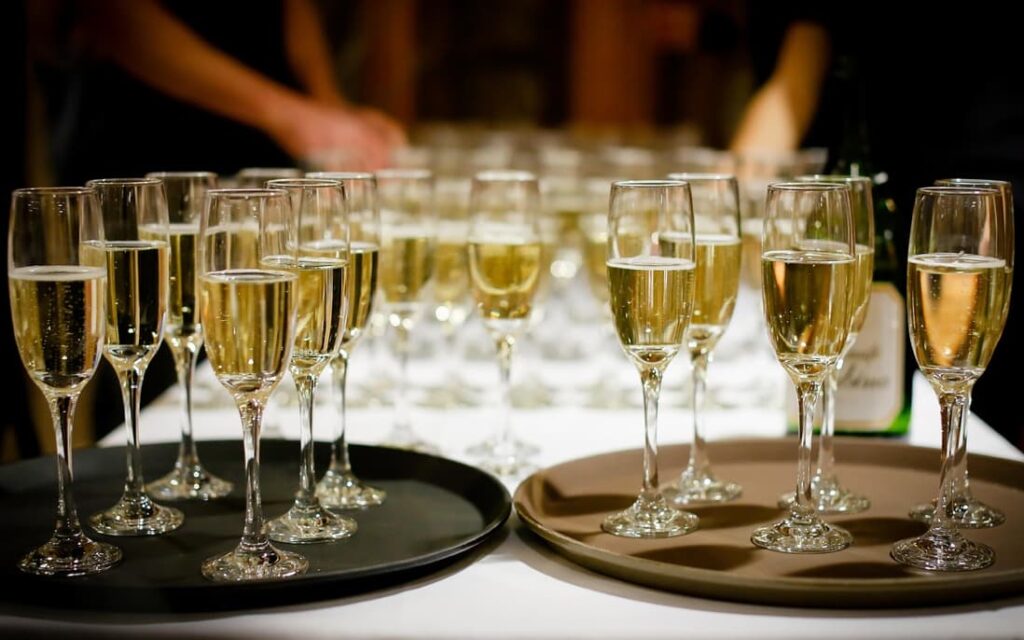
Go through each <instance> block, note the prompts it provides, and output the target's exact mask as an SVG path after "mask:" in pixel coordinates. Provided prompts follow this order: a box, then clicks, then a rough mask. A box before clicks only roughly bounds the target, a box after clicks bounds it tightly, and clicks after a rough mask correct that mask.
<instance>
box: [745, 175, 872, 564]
mask: <svg viewBox="0 0 1024 640" xmlns="http://www.w3.org/2000/svg"><path fill="white" fill-rule="evenodd" d="M855 239H856V235H855V232H854V225H853V216H852V215H851V211H850V187H849V186H847V185H845V184H827V183H817V182H781V183H774V184H771V185H769V186H768V197H767V202H766V206H765V219H764V232H763V235H762V246H763V248H762V253H761V269H762V276H761V282H762V295H763V303H764V314H765V321H766V323H767V325H768V333H769V338H770V341H771V344H772V349H773V350H774V351H775V357H776V358H777V359H778V361H779V364H781V365H782V368H783V369H785V371H786V373H787V374H789V377H790V378H791V379H792V380H793V384H794V385H795V386H796V392H797V401H798V403H799V415H800V423H799V446H798V450H797V481H796V500H795V501H794V502H793V503H792V504H791V505H790V507H789V513H788V514H787V515H786V516H785V517H784V518H783V519H782V520H779V521H778V522H774V523H772V524H770V525H768V526H765V527H761V528H759V529H757V530H756V531H754V533H753V535H752V536H751V541H752V542H753V543H754V544H755V545H757V546H759V547H763V548H765V549H770V550H772V551H780V552H783V553H825V552H832V551H840V550H842V549H845V548H846V547H848V546H849V545H850V543H851V542H852V541H853V537H852V536H851V535H850V533H849V532H848V531H846V530H845V529H842V528H840V527H837V526H834V525H830V524H827V523H826V522H825V521H823V520H822V519H821V517H820V516H819V515H818V513H817V501H816V500H815V499H814V494H813V491H812V489H811V437H812V434H813V426H814V425H813V421H814V408H815V406H816V405H817V403H818V400H819V399H820V398H821V389H822V385H824V384H825V381H826V380H827V379H828V376H829V375H831V372H832V370H833V369H834V368H835V366H836V362H837V361H838V360H839V357H840V355H841V354H842V351H843V347H844V346H845V344H846V339H847V335H848V334H849V332H850V324H851V317H852V315H853V307H854V303H853V298H854V296H853V290H854V285H855V283H856V258H855V256H856V244H855Z"/></svg>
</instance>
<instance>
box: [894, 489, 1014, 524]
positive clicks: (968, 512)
mask: <svg viewBox="0 0 1024 640" xmlns="http://www.w3.org/2000/svg"><path fill="white" fill-rule="evenodd" d="M934 514H935V501H934V500H932V501H931V502H929V503H925V504H919V505H917V506H916V507H914V508H913V509H911V510H910V517H911V519H913V520H917V521H918V522H931V521H932V515H934ZM950 519H951V520H952V521H953V522H954V523H955V524H956V526H957V528H962V529H989V528H992V527H998V526H999V525H1001V524H1003V523H1004V522H1006V515H1005V514H1003V512H1002V511H1000V510H999V509H996V508H995V507H990V506H988V505H987V504H985V503H984V502H982V501H981V500H978V499H977V498H975V497H974V496H972V495H970V494H968V495H967V496H957V497H956V498H954V499H953V509H952V512H951V513H950Z"/></svg>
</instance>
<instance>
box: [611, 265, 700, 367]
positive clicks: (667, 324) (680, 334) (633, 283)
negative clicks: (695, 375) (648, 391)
mask: <svg viewBox="0 0 1024 640" xmlns="http://www.w3.org/2000/svg"><path fill="white" fill-rule="evenodd" d="M607 264H608V289H609V291H610V294H611V309H612V316H613V318H614V320H615V329H616V331H617V332H618V334H619V342H620V343H621V344H622V348H623V349H624V350H625V352H626V354H627V355H629V356H630V357H631V358H633V359H634V360H635V361H636V362H637V363H638V364H641V365H661V364H668V361H669V360H670V359H671V358H672V357H673V356H675V354H676V353H677V352H678V351H679V347H680V346H681V345H682V343H683V338H684V337H685V335H686V328H687V327H688V326H689V324H690V316H691V314H692V312H693V277H694V272H695V271H696V269H695V267H696V265H694V263H693V262H692V261H690V260H683V259H680V258H667V257H661V256H640V257H634V258H614V259H612V260H608V263H607Z"/></svg>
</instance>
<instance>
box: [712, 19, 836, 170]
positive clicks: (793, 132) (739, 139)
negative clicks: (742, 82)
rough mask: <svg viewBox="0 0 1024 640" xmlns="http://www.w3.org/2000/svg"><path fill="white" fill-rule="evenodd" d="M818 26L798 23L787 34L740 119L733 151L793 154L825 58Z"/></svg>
mask: <svg viewBox="0 0 1024 640" xmlns="http://www.w3.org/2000/svg"><path fill="white" fill-rule="evenodd" d="M830 49H831V47H830V44H829V38H828V32H827V31H826V30H825V29H824V27H822V26H821V25H818V24H814V23H810V22H797V23H794V24H792V25H790V27H789V28H788V29H787V30H786V35H785V37H784V39H783V43H782V48H781V49H780V51H779V56H778V60H777V62H776V65H775V70H774V71H773V72H772V76H771V78H769V80H768V82H766V83H765V84H764V86H762V87H761V88H760V89H759V90H758V91H757V93H755V94H754V97H753V98H752V99H751V101H750V104H749V105H748V106H747V109H746V111H745V112H744V114H743V117H742V119H741V120H740V124H739V126H738V127H737V130H736V135H735V136H734V137H733V141H732V144H731V145H730V146H731V148H732V149H733V150H734V151H743V150H753V149H761V150H773V151H787V150H792V149H795V148H796V147H797V146H798V145H799V144H800V141H801V140H802V139H803V137H804V134H805V133H807V129H808V128H809V127H810V125H811V121H812V120H813V118H814V113H815V111H816V110H817V108H818V99H819V97H820V95H821V87H822V84H823V83H824V80H825V73H826V71H827V70H828V62H829V55H830Z"/></svg>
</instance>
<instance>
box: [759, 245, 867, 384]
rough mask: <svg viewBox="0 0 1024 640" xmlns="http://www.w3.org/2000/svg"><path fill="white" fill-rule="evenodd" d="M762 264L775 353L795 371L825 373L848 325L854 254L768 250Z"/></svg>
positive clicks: (804, 374) (842, 342) (765, 305)
mask: <svg viewBox="0 0 1024 640" xmlns="http://www.w3.org/2000/svg"><path fill="white" fill-rule="evenodd" d="M761 264H762V271H763V273H762V278H763V282H764V285H763V290H762V291H763V294H764V296H763V300H764V313H765V320H766V321H767V324H768V333H769V336H770V338H771V342H772V347H773V348H774V350H775V355H776V357H777V358H778V359H779V362H781V363H782V366H783V367H785V368H786V370H787V371H789V372H790V374H792V375H796V376H801V377H802V376H817V375H820V374H823V373H824V372H825V371H826V370H827V369H828V368H829V367H830V366H832V365H833V364H834V363H835V361H836V359H837V358H838V357H839V354H840V352H842V350H843V345H844V344H845V342H846V336H847V333H848V332H849V330H850V317H851V313H852V311H853V305H852V304H851V301H852V289H853V284H854V271H855V263H854V259H853V258H849V257H842V256H837V255H836V254H834V253H819V252H813V251H769V252H766V253H765V254H764V256H763V257H762V262H761Z"/></svg>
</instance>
